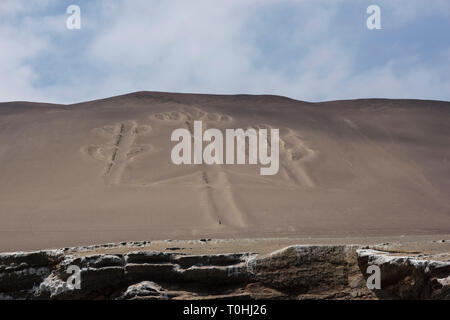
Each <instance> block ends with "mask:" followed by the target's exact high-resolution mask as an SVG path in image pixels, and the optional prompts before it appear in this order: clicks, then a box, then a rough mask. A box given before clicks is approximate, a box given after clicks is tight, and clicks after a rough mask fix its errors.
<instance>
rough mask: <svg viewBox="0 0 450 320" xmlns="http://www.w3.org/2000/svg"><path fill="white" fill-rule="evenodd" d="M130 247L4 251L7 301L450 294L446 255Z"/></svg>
mask: <svg viewBox="0 0 450 320" xmlns="http://www.w3.org/2000/svg"><path fill="white" fill-rule="evenodd" d="M125 245H127V244H119V246H125ZM106 246H107V247H114V246H115V245H113V244H109V245H106ZM135 246H136V248H134V247H135ZM129 247H131V248H134V249H132V250H135V249H136V250H135V251H129V252H127V253H120V254H92V255H89V254H88V255H86V254H85V253H84V254H82V255H81V254H78V253H79V252H83V251H84V252H85V251H86V250H87V249H86V248H89V247H83V248H71V249H69V248H65V249H60V250H46V251H37V252H14V253H3V254H0V299H122V300H123V299H125V300H128V299H132V300H138V299H139V300H142V299H450V262H449V261H445V259H441V260H439V259H437V260H434V258H433V259H429V258H427V259H423V258H422V257H421V256H420V255H419V256H415V255H408V256H405V255H400V254H397V253H392V252H387V251H380V250H374V249H371V248H369V247H361V246H353V245H336V246H310V245H294V246H289V247H287V248H284V249H282V250H279V251H275V252H272V253H270V254H265V255H257V254H253V253H245V252H244V253H230V254H209V255H184V254H182V253H173V252H159V251H149V250H142V249H141V248H139V245H137V244H132V245H129ZM94 248H96V247H94ZM372 265H376V266H378V267H379V270H380V280H381V281H380V288H379V289H377V288H374V289H372V290H369V289H368V287H367V284H366V283H367V279H368V277H370V276H371V274H370V273H367V269H368V267H369V266H372ZM74 266H75V268H76V269H77V270H79V271H80V273H79V276H80V277H79V279H80V287H79V289H77V288H73V287H72V286H70V281H69V282H68V280H69V279H70V278H69V277H71V276H72V274H71V273H69V271H71V270H73V268H74ZM369 280H370V279H369ZM68 283H69V284H68Z"/></svg>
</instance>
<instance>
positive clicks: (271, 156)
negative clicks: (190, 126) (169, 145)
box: [171, 121, 280, 175]
mask: <svg viewBox="0 0 450 320" xmlns="http://www.w3.org/2000/svg"><path fill="white" fill-rule="evenodd" d="M225 137H226V142H225V159H224V141H223V134H222V131H220V130H219V129H214V128H210V129H207V130H205V131H204V132H203V125H202V121H194V137H192V135H191V132H190V131H189V130H187V129H185V128H178V129H175V130H174V131H173V132H172V135H171V141H179V143H178V144H176V145H175V146H174V147H173V149H172V153H171V158H172V162H173V163H174V164H176V165H181V164H203V163H205V164H207V165H213V164H218V165H222V164H241V165H243V164H253V165H256V164H258V162H259V164H261V165H267V167H262V168H260V175H275V174H277V173H278V169H279V158H280V152H279V143H280V142H279V139H280V138H279V137H280V133H279V129H270V141H269V138H268V132H267V129H258V131H257V130H255V129H252V128H250V129H247V130H243V129H226V130H225ZM246 138H248V141H249V143H248V145H247V143H246ZM180 140H181V141H180ZM192 140H193V141H194V143H193V144H194V146H193V149H194V152H193V153H194V157H193V159H192ZM203 142H210V143H209V144H208V145H207V146H206V147H205V148H204V149H203ZM235 142H236V149H237V150H236V161H235ZM269 147H270V153H269V150H268V149H269ZM246 150H248V163H246Z"/></svg>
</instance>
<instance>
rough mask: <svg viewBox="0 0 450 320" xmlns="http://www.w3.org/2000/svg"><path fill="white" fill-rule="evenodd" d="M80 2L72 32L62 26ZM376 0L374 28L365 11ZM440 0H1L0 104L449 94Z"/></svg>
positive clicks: (446, 12) (446, 16)
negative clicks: (140, 95) (165, 96)
mask: <svg viewBox="0 0 450 320" xmlns="http://www.w3.org/2000/svg"><path fill="white" fill-rule="evenodd" d="M71 4H75V5H78V6H80V8H81V29H80V30H69V29H67V27H66V19H67V18H68V16H69V15H68V14H67V13H66V10H67V7H68V6H69V5H71ZM370 4H376V5H379V6H380V8H381V26H382V29H381V30H368V29H367V27H366V19H367V17H368V16H369V15H368V14H367V13H366V9H367V7H368V6H369V5H370ZM449 31H450V1H448V0H428V1H425V0H384V1H383V0H371V1H365V0H333V1H331V0H189V1H185V0H174V1H172V0H98V1H96V0H70V1H66V0H0V44H1V47H0V101H12V100H31V101H47V102H57V103H73V102H79V101H84V100H90V99H95V98H102V97H108V96H113V95H118V94H122V93H128V92H132V91H140V90H151V91H172V92H200V93H226V94H232V93H251V94H259V93H261V94H262V93H264V94H278V95H285V96H289V97H292V98H296V99H300V100H308V101H322V100H333V99H350V98H362V97H386V98H423V99H438V100H450V32H449Z"/></svg>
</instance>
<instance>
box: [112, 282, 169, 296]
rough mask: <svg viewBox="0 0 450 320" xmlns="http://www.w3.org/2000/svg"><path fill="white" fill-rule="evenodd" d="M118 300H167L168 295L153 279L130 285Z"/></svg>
mask: <svg viewBox="0 0 450 320" xmlns="http://www.w3.org/2000/svg"><path fill="white" fill-rule="evenodd" d="M116 299H117V300H152V299H157V300H167V299H168V296H167V294H166V293H164V292H163V289H162V287H161V286H160V285H158V284H156V283H154V282H151V281H142V282H139V283H136V284H133V285H131V286H129V287H128V288H127V289H126V290H125V292H124V293H122V294H121V295H120V296H119V297H118V298H116Z"/></svg>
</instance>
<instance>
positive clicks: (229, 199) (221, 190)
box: [151, 108, 248, 227]
mask: <svg viewBox="0 0 450 320" xmlns="http://www.w3.org/2000/svg"><path fill="white" fill-rule="evenodd" d="M151 117H152V118H153V119H155V120H157V121H167V122H175V123H177V122H178V123H179V124H178V125H183V126H184V127H185V128H187V129H188V130H189V131H190V133H191V136H192V137H193V136H194V129H193V128H194V121H196V120H202V121H203V128H204V130H206V129H208V127H209V128H214V127H217V125H219V124H224V123H230V122H232V121H233V118H232V117H230V116H228V115H225V114H220V113H210V112H206V111H203V110H200V109H198V108H194V109H193V110H192V111H172V112H163V113H158V114H155V115H152V116H151ZM200 179H201V180H200V181H201V188H200V190H201V192H200V198H201V199H200V201H201V203H204V204H206V208H205V211H206V214H207V215H208V216H209V218H210V219H213V220H215V221H216V223H217V222H218V224H223V225H227V226H236V227H245V226H246V225H247V223H248V221H247V220H248V219H247V218H246V217H245V215H244V213H243V211H242V210H241V209H240V208H241V206H240V205H238V203H237V201H236V198H235V196H234V194H233V191H232V188H231V183H230V181H229V178H228V176H227V173H226V171H225V170H223V168H222V167H221V166H208V165H204V164H203V165H200Z"/></svg>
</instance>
